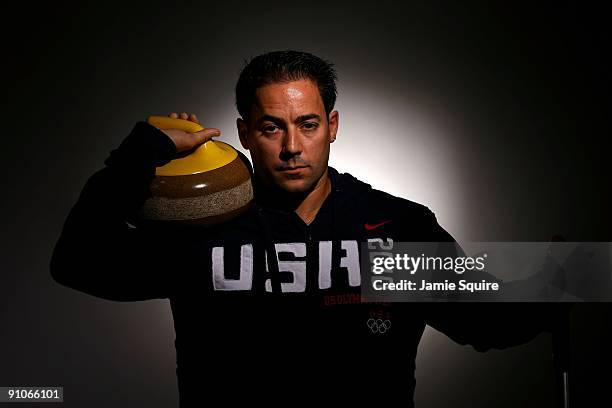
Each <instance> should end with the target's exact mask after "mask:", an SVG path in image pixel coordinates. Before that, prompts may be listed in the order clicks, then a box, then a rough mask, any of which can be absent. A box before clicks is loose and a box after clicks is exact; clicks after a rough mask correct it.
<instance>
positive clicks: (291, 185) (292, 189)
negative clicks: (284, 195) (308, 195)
mask: <svg viewBox="0 0 612 408" xmlns="http://www.w3.org/2000/svg"><path fill="white" fill-rule="evenodd" d="M278 186H279V187H280V188H282V189H283V190H285V191H286V192H288V193H304V192H306V191H308V189H309V188H310V184H309V183H308V180H306V179H296V180H283V181H281V182H280V183H279V184H278Z"/></svg>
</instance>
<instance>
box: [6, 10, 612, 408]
mask: <svg viewBox="0 0 612 408" xmlns="http://www.w3.org/2000/svg"><path fill="white" fill-rule="evenodd" d="M399 3H400V2H398V4H394V3H391V2H385V1H376V2H370V3H369V4H368V5H359V4H357V3H354V2H346V3H345V4H340V3H335V2H334V3H331V2H321V3H314V2H308V3H306V2H279V3H273V2H261V3H252V4H249V5H244V4H241V3H240V2H234V1H223V2H219V3H217V4H211V3H202V2H198V3H197V4H192V5H190V4H186V3H167V4H154V3H147V4H142V5H138V6H137V5H132V4H129V3H127V2H124V3H117V4H113V3H109V2H104V3H100V4H98V5H96V6H90V5H83V4H81V5H79V6H70V7H69V6H66V5H57V4H53V5H52V6H46V7H44V8H40V7H39V6H35V5H33V4H26V5H24V6H20V8H19V9H15V8H14V7H15V6H14V5H13V6H9V7H13V9H8V10H5V15H4V20H5V24H4V26H3V28H2V30H3V38H4V40H5V41H4V43H5V45H4V55H5V57H6V60H5V64H4V65H5V68H8V71H5V74H4V77H3V82H4V84H3V90H4V92H3V94H4V95H3V96H4V98H3V99H4V101H5V104H4V105H5V109H4V110H5V112H4V113H5V115H6V117H5V121H3V123H4V127H3V131H4V132H3V136H4V137H3V140H2V157H3V162H2V163H3V165H4V176H3V183H2V186H3V199H2V201H1V203H0V205H1V210H2V212H1V213H2V214H3V215H4V222H3V223H2V225H3V234H2V245H1V248H2V265H1V275H0V276H1V280H0V345H1V348H0V385H2V386H12V385H15V386H17V385H19V386H35V385H40V386H43V385H47V386H52V385H58V386H63V387H64V392H65V401H66V402H65V404H64V405H65V406H67V407H85V406H87V407H108V406H115V407H129V406H137V405H145V404H146V406H149V407H169V406H175V404H176V402H177V390H176V378H175V372H174V369H175V366H174V358H175V354H174V345H173V341H174V332H173V327H172V316H171V313H170V308H169V304H168V303H167V301H162V300H159V301H149V302H134V303H115V302H109V301H105V300H101V299H96V298H93V297H91V296H88V295H85V294H81V293H78V292H76V291H72V290H69V289H66V288H63V287H61V286H59V285H57V284H56V283H54V282H53V281H52V280H51V278H50V276H49V272H48V262H49V257H50V254H51V251H52V248H53V245H54V243H55V240H56V239H57V237H58V234H59V232H60V229H61V226H62V223H63V221H64V218H65V216H66V215H67V213H68V211H69V209H70V207H71V206H72V204H73V203H74V201H75V200H76V198H77V196H78V193H79V192H80V189H81V188H82V186H83V184H84V182H85V180H86V179H87V177H89V175H91V174H92V173H93V172H94V171H95V170H97V169H98V168H100V167H101V166H102V162H103V160H104V158H105V157H106V156H107V155H108V152H109V151H110V150H111V149H113V148H114V147H116V146H117V145H118V144H119V142H120V141H121V140H122V139H123V138H124V137H125V136H126V135H127V133H128V132H129V130H130V129H131V127H132V126H133V124H134V122H135V121H137V120H141V119H143V118H145V117H146V116H147V115H149V114H155V113H158V114H165V113H168V112H170V111H183V110H184V111H192V112H195V113H197V114H198V115H199V116H200V117H201V118H202V120H203V122H204V124H205V125H210V126H214V127H219V128H221V130H222V132H223V136H222V137H221V140H225V141H227V142H229V143H231V144H233V145H234V146H235V147H240V145H239V143H238V139H237V136H236V134H235V133H236V132H235V130H234V120H235V118H236V116H237V114H236V112H235V109H234V107H233V87H234V84H235V81H236V78H237V75H238V72H239V70H240V68H241V66H242V63H243V60H244V59H248V58H249V57H251V56H254V55H257V54H259V53H261V52H265V51H270V50H275V49H287V48H293V49H302V50H306V51H310V52H313V53H315V54H317V55H319V56H321V57H323V58H326V59H330V60H332V61H333V62H335V63H336V65H337V69H338V73H339V78H340V79H339V91H340V95H339V99H338V104H337V108H338V110H339V111H340V114H341V116H340V117H341V121H340V131H339V134H338V141H337V143H335V144H334V145H333V146H332V153H331V156H332V157H331V163H332V165H334V166H336V167H337V168H338V169H339V170H340V171H346V172H350V173H352V174H355V175H357V176H358V177H359V178H362V179H364V181H367V182H370V183H372V184H373V186H374V187H377V188H381V189H384V190H387V191H390V192H392V193H394V194H398V195H402V196H405V197H406V198H409V199H412V200H414V201H418V202H423V203H425V204H427V205H428V206H429V207H430V208H431V209H432V210H434V212H436V215H437V216H438V219H439V220H440V222H441V224H442V225H443V226H445V228H447V229H448V230H449V232H451V233H452V234H453V235H454V236H455V237H456V238H459V239H464V240H472V241H478V240H482V241H496V240H498V241H503V240H507V241H547V240H549V239H550V237H551V236H552V235H553V234H558V233H559V234H562V235H564V236H565V237H566V239H567V240H568V241H611V239H610V235H611V234H610V232H611V231H612V230H611V228H610V227H611V222H610V221H611V220H610V213H609V208H610V204H611V200H610V177H609V170H608V168H609V161H608V156H609V151H610V149H609V147H608V146H609V144H608V138H609V137H610V134H611V133H610V130H611V129H610V128H611V126H610V107H611V104H610V102H611V101H610V99H611V97H610V74H609V69H610V67H609V66H608V65H606V64H605V57H606V56H607V54H609V49H610V42H609V29H608V28H607V26H608V25H609V20H610V15H609V13H607V12H605V10H603V9H593V8H590V7H587V6H581V5H578V3H559V2H556V3H550V4H542V5H540V6H538V7H534V6H533V5H517V4H516V3H512V5H510V4H509V3H508V4H506V5H500V4H498V5H496V6H494V5H491V4H488V3H481V4H475V3H470V4H466V3H465V2H460V3H461V4H454V3H453V2H448V3H438V2H426V4H425V2H424V3H422V4H414V3H411V2H402V3H401V4H399ZM415 123H416V124H417V125H415ZM7 125H8V126H7ZM367 155H369V156H367ZM83 273H86V270H84V271H83ZM611 316H612V314H611V313H610V305H609V304H580V305H577V306H576V307H575V309H574V312H573V315H572V333H571V334H572V364H573V367H574V370H575V373H574V376H573V381H574V382H573V383H572V390H571V391H572V400H573V402H574V403H575V404H576V405H575V406H581V407H582V406H595V405H597V406H603V405H606V404H609V403H610V397H609V393H608V387H609V384H610V374H609V367H610V362H611V360H612V359H611V358H610V357H611V354H612V353H611V352H610V351H609V350H608V349H607V346H608V345H609V344H611V343H610V342H611V340H612V336H611V335H610V327H611V323H612V322H611V320H612V319H611ZM203 328H206V329H211V328H207V327H206V325H205V322H203ZM550 340H551V339H550V335H547V334H542V335H540V336H538V337H537V338H536V339H535V340H534V341H532V342H530V343H529V344H526V345H523V346H519V347H515V348H512V349H506V350H499V351H491V352H488V353H477V352H475V351H474V350H472V349H471V348H470V347H469V346H459V345H456V344H454V343H452V342H451V341H450V340H448V339H447V338H445V337H444V336H443V335H441V334H439V333H437V332H435V331H433V330H431V329H428V330H427V332H426V334H425V337H424V339H423V341H422V343H421V348H420V352H419V357H418V360H417V391H416V402H417V406H420V407H444V406H449V404H452V406H454V407H490V406H501V407H518V406H520V407H551V406H552V400H553V398H552V397H553V392H554V384H553V377H552V360H551V345H550Z"/></svg>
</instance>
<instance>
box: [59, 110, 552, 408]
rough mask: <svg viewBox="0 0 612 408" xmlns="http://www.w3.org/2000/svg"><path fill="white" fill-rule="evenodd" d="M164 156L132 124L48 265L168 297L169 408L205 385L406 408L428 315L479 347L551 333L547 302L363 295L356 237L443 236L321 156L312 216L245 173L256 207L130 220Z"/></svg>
mask: <svg viewBox="0 0 612 408" xmlns="http://www.w3.org/2000/svg"><path fill="white" fill-rule="evenodd" d="M175 154H176V147H175V146H174V143H173V142H172V140H171V139H170V138H168V137H167V136H166V135H165V134H164V133H163V132H161V131H159V130H157V129H156V128H154V127H152V126H150V125H148V124H147V123H145V122H139V123H137V124H136V126H135V127H134V129H133V131H132V132H131V133H130V135H129V136H128V137H127V138H126V139H125V140H124V141H123V142H122V143H121V145H120V146H119V147H118V148H117V149H115V150H113V151H112V152H111V154H110V156H109V157H108V158H107V159H106V161H105V164H106V166H105V167H104V168H103V169H101V170H99V171H98V172H96V173H95V174H94V175H93V176H91V177H90V179H89V180H88V181H87V183H86V185H85V187H84V188H83V191H82V193H81V195H80V197H79V199H78V201H77V203H76V204H75V205H74V207H73V208H72V210H71V211H70V214H69V215H68V218H67V220H66V222H65V224H64V228H63V231H62V234H61V236H60V238H59V240H58V242H57V244H56V246H55V249H54V252H53V256H52V259H51V263H50V268H51V274H52V276H53V278H54V279H55V280H56V281H57V282H59V283H61V284H62V285H65V286H68V287H71V288H74V289H77V290H79V291H82V292H85V293H89V294H91V295H94V296H97V297H101V298H105V299H110V300H116V301H137V300H146V299H156V298H168V299H169V300H170V304H171V307H172V312H173V317H174V326H175V331H176V341H175V346H176V355H177V375H178V384H179V395H180V401H181V407H187V406H195V405H196V401H198V402H202V403H204V402H206V401H207V400H209V399H210V398H212V397H213V396H215V397H220V398H223V399H225V400H226V401H227V402H241V401H242V402H256V401H257V402H266V403H270V402H287V403H292V402H306V401H309V402H317V401H319V402H322V401H326V403H329V402H331V401H336V402H338V403H347V402H348V403H361V402H363V401H366V400H368V399H369V398H372V400H373V401H377V402H378V403H379V404H380V405H383V406H384V405H389V404H391V403H392V402H393V403H394V404H396V403H397V405H401V406H405V407H409V406H412V405H413V393H414V387H415V378H414V369H415V357H416V351H417V346H418V343H419V341H420V338H421V335H422V333H423V330H424V328H425V325H426V324H429V325H431V326H432V327H434V328H436V329H438V330H440V331H442V332H444V333H445V334H447V335H448V336H449V337H451V338H452V339H453V340H455V341H456V342H458V343H460V344H471V345H472V346H473V347H474V348H475V349H477V350H479V351H485V350H487V349H490V348H504V347H508V346H512V345H516V344H520V343H523V342H526V341H528V340H530V339H531V338H533V337H534V336H535V335H537V334H538V333H539V332H541V331H542V330H543V329H547V327H546V321H547V317H548V312H547V310H546V309H544V308H536V307H535V306H533V305H531V306H529V305H526V304H487V305H486V307H485V305H478V304H467V303H461V304H459V303H448V304H413V303H362V302H361V300H360V276H361V275H360V271H359V245H360V243H361V242H366V241H368V240H371V239H381V240H382V241H383V242H387V239H392V240H393V241H395V242H397V241H418V242H440V241H453V238H452V237H451V236H450V235H449V234H448V233H447V232H446V231H445V230H444V229H443V228H442V227H440V225H439V224H438V223H437V221H436V218H435V216H434V214H433V213H432V212H431V211H430V210H429V209H428V208H427V207H425V206H423V205H420V204H417V203H414V202H412V201H409V200H406V199H403V198H399V197H394V196H392V195H390V194H387V193H385V192H382V191H379V190H376V189H373V188H372V187H371V186H370V185H369V184H366V183H364V182H362V181H359V180H357V179H356V178H355V177H353V176H352V175H350V174H348V173H339V172H338V171H336V170H335V169H334V168H332V167H328V173H329V177H330V179H331V184H332V191H331V193H330V195H329V196H328V197H327V199H326V200H325V201H324V203H323V205H322V207H321V209H320V211H319V212H318V214H317V216H316V218H315V219H314V220H313V221H312V223H311V224H310V225H307V224H305V223H304V222H303V221H302V219H301V218H300V217H299V216H298V215H297V214H296V213H295V212H293V211H290V212H288V211H284V210H282V209H278V208H275V207H274V202H273V200H270V199H271V197H263V196H262V195H261V194H258V191H261V189H258V187H257V185H255V194H256V196H255V201H254V203H253V204H252V206H251V207H250V208H249V209H248V210H247V211H246V212H245V213H243V214H242V215H241V216H239V217H237V218H235V219H233V220H231V221H228V222H226V223H223V224H221V225H218V226H214V227H210V228H178V227H177V228H175V229H174V228H172V229H153V228H147V227H136V228H135V227H134V224H136V225H137V222H136V220H135V219H134V214H135V213H136V212H137V210H138V209H139V208H140V206H141V205H142V204H143V202H144V200H145V199H146V197H147V196H148V194H149V184H150V182H151V180H152V179H153V177H154V175H155V167H156V166H159V165H162V164H164V163H167V162H168V161H169V160H171V159H172V157H174V155H175ZM241 157H242V159H243V160H244V161H245V163H246V164H247V165H248V166H250V163H248V159H246V157H245V156H244V155H242V154H241ZM254 179H255V180H256V177H255V178H254ZM266 265H267V267H266ZM279 286H280V289H281V291H279V290H278V289H279ZM275 288H276V290H273V289H275ZM391 396H393V398H391ZM398 396H399V399H397V398H395V397H398Z"/></svg>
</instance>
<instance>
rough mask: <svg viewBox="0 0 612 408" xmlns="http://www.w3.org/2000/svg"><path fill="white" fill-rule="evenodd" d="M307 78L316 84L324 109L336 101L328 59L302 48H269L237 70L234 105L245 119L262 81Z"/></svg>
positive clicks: (263, 83)
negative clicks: (295, 49)
mask: <svg viewBox="0 0 612 408" xmlns="http://www.w3.org/2000/svg"><path fill="white" fill-rule="evenodd" d="M300 79H311V80H312V81H314V82H315V83H316V84H317V86H318V87H319V94H320V95H321V99H323V104H324V105H325V113H326V114H328V115H329V113H330V112H331V111H332V110H333V109H334V104H335V103H336V96H337V95H338V91H337V90H336V79H337V76H336V70H335V69H334V64H332V63H331V62H329V61H325V60H322V59H321V58H319V57H317V56H315V55H312V54H310V53H307V52H302V51H293V50H286V51H272V52H268V53H266V54H262V55H258V56H256V57H254V58H252V59H251V61H249V62H248V63H247V62H246V61H245V66H244V67H243V68H242V71H241V72H240V77H239V78H238V82H237V83H236V108H237V109H238V113H240V116H242V118H243V119H245V120H247V119H248V117H249V113H250V111H251V107H252V106H253V103H254V102H255V92H256V91H257V89H258V88H261V87H262V86H264V85H268V84H271V83H278V82H290V81H296V80H300Z"/></svg>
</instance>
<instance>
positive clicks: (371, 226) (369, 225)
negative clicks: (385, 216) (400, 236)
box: [364, 220, 391, 231]
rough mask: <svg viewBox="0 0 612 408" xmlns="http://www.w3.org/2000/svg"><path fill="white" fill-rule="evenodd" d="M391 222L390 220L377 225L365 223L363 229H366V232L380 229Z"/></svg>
mask: <svg viewBox="0 0 612 408" xmlns="http://www.w3.org/2000/svg"><path fill="white" fill-rule="evenodd" d="M389 222H391V220H385V221H383V222H379V223H378V224H370V223H367V222H366V223H365V225H364V227H365V229H367V230H368V231H371V230H373V229H376V228H378V227H380V226H381V225H385V224H387V223H389Z"/></svg>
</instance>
